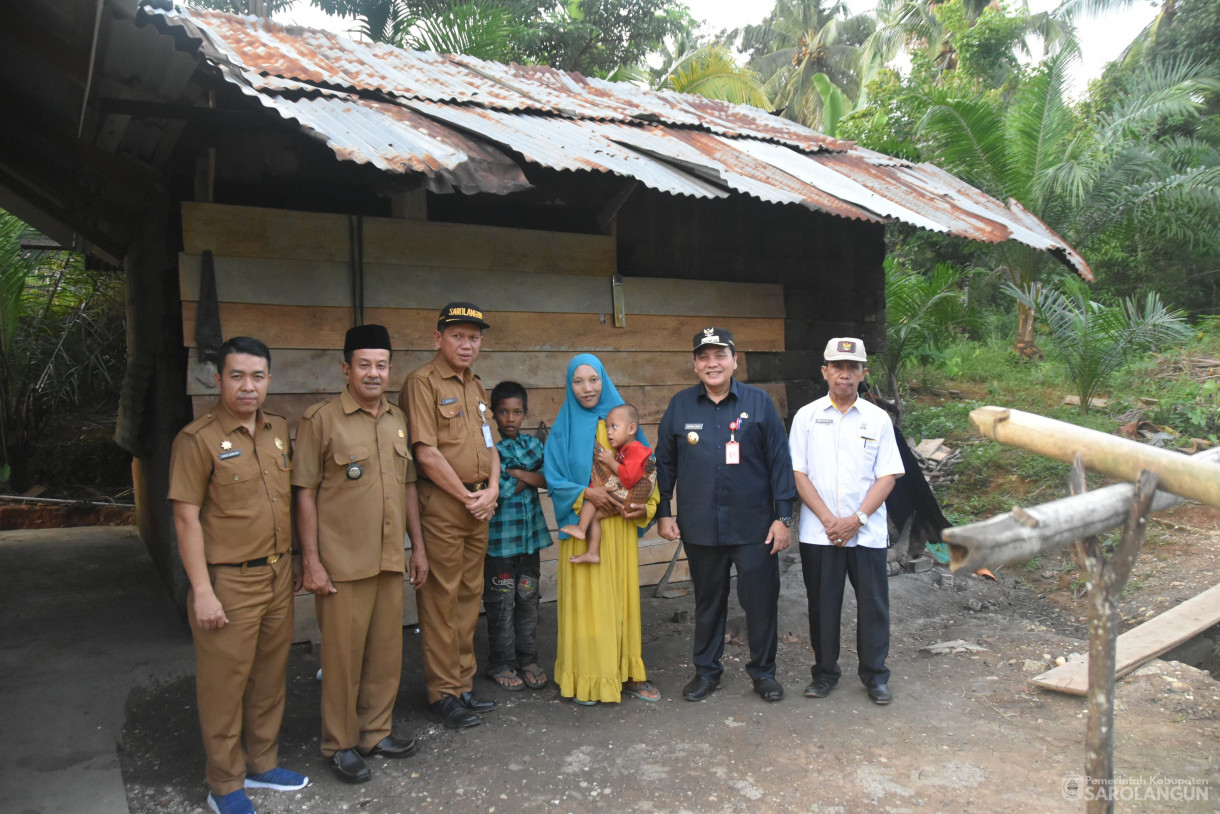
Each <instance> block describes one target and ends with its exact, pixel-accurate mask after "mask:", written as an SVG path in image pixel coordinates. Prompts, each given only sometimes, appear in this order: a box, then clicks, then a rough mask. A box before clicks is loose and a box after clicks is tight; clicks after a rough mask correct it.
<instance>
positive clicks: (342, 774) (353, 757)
mask: <svg viewBox="0 0 1220 814" xmlns="http://www.w3.org/2000/svg"><path fill="white" fill-rule="evenodd" d="M330 768H331V769H332V770H333V771H334V773H335V777H337V778H339V779H340V780H342V781H343V782H344V783H367V782H368V781H369V778H371V777H372V776H373V773H372V772H370V771H369V767H368V766H365V765H364V760H362V759H361V757H360V754H359V753H358V752H357V751H356V750H355V749H340V750H339V751H338V752H335V753H334V754H333V755H331V756H330Z"/></svg>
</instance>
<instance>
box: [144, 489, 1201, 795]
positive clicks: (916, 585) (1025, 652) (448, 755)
mask: <svg viewBox="0 0 1220 814" xmlns="http://www.w3.org/2000/svg"><path fill="white" fill-rule="evenodd" d="M1156 523H1157V525H1156V527H1155V529H1154V533H1153V534H1151V535H1150V540H1149V546H1148V548H1147V550H1146V551H1145V552H1144V553H1143V554H1141V557H1140V560H1139V564H1138V566H1137V568H1136V572H1135V575H1134V576H1133V580H1134V581H1133V583H1132V584H1133V586H1134V587H1133V588H1132V590H1131V591H1130V592H1129V594H1128V595H1127V596H1126V597H1125V599H1124V602H1123V617H1124V620H1127V621H1126V624H1125V625H1124V629H1125V628H1126V627H1128V626H1130V625H1131V624H1134V623H1135V622H1137V621H1138V620H1141V619H1143V618H1145V617H1146V616H1148V615H1150V614H1151V615H1155V614H1156V613H1159V612H1160V611H1162V610H1164V609H1165V608H1166V607H1168V606H1170V605H1171V604H1174V603H1176V602H1179V601H1181V600H1182V599H1186V598H1189V597H1191V596H1194V595H1195V594H1197V593H1199V592H1200V591H1201V590H1203V589H1204V588H1206V587H1210V586H1211V585H1214V584H1216V583H1217V582H1220V513H1217V512H1214V511H1212V510H1207V509H1201V508H1199V507H1182V508H1179V509H1178V510H1176V511H1174V512H1170V513H1166V514H1164V515H1161V516H1160V517H1159V518H1158V520H1157V521H1156ZM783 556H784V560H783V568H784V577H783V594H782V597H781V605H780V608H781V610H780V613H781V623H780V632H781V637H782V640H781V643H780V649H779V660H778V662H779V675H778V678H779V679H780V681H781V682H782V683H783V684H784V686H785V688H786V689H787V693H788V695H787V697H786V698H785V699H784V700H783V701H782V702H781V703H777V704H765V703H763V702H762V701H761V700H759V699H758V698H757V697H756V696H754V695H753V694H752V692H751V686H750V681H749V678H748V677H747V676H746V674H745V670H744V664H745V662H746V661H747V660H748V651H747V649H746V647H745V645H744V642H743V641H741V639H742V638H743V637H744V619H743V618H742V617H741V615H740V612H739V610H737V609H736V607H734V609H733V611H732V612H731V615H730V636H731V638H730V642H729V644H728V645H727V647H726V657H727V658H726V664H727V671H726V673H725V676H724V682H723V683H724V689H723V690H722V691H721V692H719V693H716V694H715V695H713V696H711V698H710V699H709V700H707V701H705V702H702V703H689V702H687V701H684V700H683V699H682V697H681V688H682V686H683V684H685V682H686V681H687V680H688V679H689V678H690V676H691V675H692V672H693V671H692V668H691V666H690V634H691V622H690V621H689V619H690V616H691V609H692V608H693V600H692V598H691V597H689V596H686V597H683V598H679V599H657V598H654V597H653V596H652V589H650V588H649V589H644V597H645V598H644V603H643V614H644V619H645V625H644V657H645V662H646V663H647V665H648V669H649V677H650V678H651V679H652V680H653V681H655V682H656V683H657V685H658V686H659V687H660V688H661V690H662V692H663V694H664V698H663V700H662V701H661V702H659V703H654V704H649V703H645V702H641V701H637V700H631V699H627V700H625V701H624V702H623V703H622V704H617V705H614V704H602V705H600V706H597V707H592V708H586V707H580V706H577V705H575V704H572V703H570V702H565V701H563V700H561V699H559V697H558V692H557V689H556V688H555V686H554V685H553V684H552V685H550V686H549V687H548V688H547V689H545V690H542V691H529V690H526V691H524V692H518V693H510V692H506V691H503V690H500V689H498V688H495V687H494V686H493V685H492V684H490V683H489V682H487V681H485V680H483V679H477V680H476V690H477V691H478V692H479V693H480V694H481V695H484V696H486V697H490V698H494V699H496V700H497V701H499V703H500V707H499V709H498V710H496V711H495V712H493V713H491V714H489V715H487V716H485V717H484V723H483V725H481V726H478V727H475V728H473V729H469V730H466V731H462V732H450V731H447V730H444V729H443V728H441V727H440V726H438V725H436V724H432V723H430V722H429V721H428V719H427V717H426V714H425V698H424V691H423V676H422V672H421V669H420V645H419V637H418V635H417V634H416V633H415V632H414V631H413V630H411V629H408V630H405V631H404V636H405V642H406V648H405V665H404V674H403V683H402V690H401V694H400V696H399V701H398V706H397V708H396V710H395V718H396V728H397V730H398V731H399V732H400V733H402V734H410V735H414V736H417V737H419V738H420V739H421V742H422V748H421V750H420V752H419V753H418V754H417V755H416V756H414V757H412V758H410V759H408V760H405V761H384V760H380V759H378V760H375V761H372V767H373V770H374V776H373V780H372V781H371V782H369V783H367V784H365V785H362V786H355V787H353V786H347V785H344V784H342V783H340V782H338V781H337V780H336V779H334V778H333V777H332V776H331V774H330V773H329V772H328V771H327V770H326V768H325V766H324V765H323V763H322V760H321V758H320V756H319V754H318V733H319V729H320V721H319V711H318V687H319V685H318V683H317V682H316V681H315V680H314V674H315V672H316V670H317V667H318V660H317V657H316V655H315V654H313V653H311V652H309V650H308V648H306V647H300V648H296V649H294V651H293V653H292V657H291V660H290V663H289V687H288V692H289V697H288V709H287V715H286V720H285V722H284V728H283V733H282V748H281V763H282V764H283V765H286V766H289V767H292V768H295V769H298V770H300V771H304V772H306V773H307V774H309V775H310V777H311V778H312V782H311V784H310V785H309V786H308V787H307V788H305V789H304V790H302V791H300V792H293V793H287V794H277V793H275V792H267V791H254V792H251V798H252V799H253V801H254V803H255V806H256V807H257V808H258V810H259V811H260V812H262V814H281V813H283V812H319V813H323V812H325V813H326V814H329V812H367V813H368V814H390V813H392V812H409V811H410V812H415V811H423V812H456V814H508V813H509V812H526V811H529V812H596V811H604V812H623V811H632V812H674V814H679V813H682V812H693V813H701V812H725V813H726V814H729V813H735V812H781V811H782V812H789V811H799V812H816V813H817V814H830V813H831V812H841V813H842V814H850V813H851V812H858V811H888V812H907V811H912V812H914V811H920V812H923V811H927V812H1000V811H1003V812H1048V811H1049V812H1055V811H1083V810H1084V804H1083V803H1081V802H1078V801H1071V800H1069V799H1068V797H1069V796H1070V788H1069V787H1070V784H1071V783H1072V782H1073V780H1074V779H1075V778H1077V777H1078V776H1079V774H1080V773H1081V771H1082V767H1083V763H1084V738H1085V700H1084V699H1083V698H1079V697H1075V696H1068V695H1061V694H1058V693H1051V692H1047V691H1043V690H1040V689H1036V688H1034V687H1032V686H1031V685H1030V684H1029V683H1028V679H1029V678H1030V677H1031V676H1033V675H1036V674H1037V673H1039V672H1041V671H1043V670H1045V669H1047V668H1048V667H1049V666H1051V663H1052V662H1053V660H1054V659H1055V658H1056V657H1058V656H1068V655H1070V654H1072V653H1075V652H1083V651H1085V650H1086V649H1087V644H1086V642H1085V641H1084V637H1085V628H1084V622H1083V616H1084V613H1085V605H1084V597H1083V591H1081V590H1079V586H1077V585H1074V584H1073V576H1072V575H1071V574H1070V572H1069V571H1068V570H1067V569H1066V566H1065V565H1064V564H1063V563H1060V562H1057V561H1053V559H1052V560H1051V561H1045V562H1040V563H1037V564H1034V566H1033V567H1032V568H1030V567H1009V568H1006V569H1002V570H1000V571H999V573H998V577H999V580H998V581H997V582H991V581H988V580H984V579H982V578H979V577H974V576H970V577H965V578H963V577H961V576H959V577H957V578H956V579H955V580H954V585H953V586H951V587H948V588H941V587H938V584H937V582H938V580H937V575H938V573H944V572H945V571H944V569H943V568H938V569H934V570H933V571H932V572H928V573H922V574H907V573H904V574H901V575H898V576H895V577H893V578H891V580H890V592H891V606H892V617H893V637H892V646H891V654H890V660H889V664H890V667H891V670H892V671H893V676H892V679H891V682H890V687H891V689H892V691H893V693H894V701H893V703H892V704H890V705H889V706H888V707H878V706H875V705H873V704H871V703H870V702H869V701H868V698H867V696H866V695H865V691H864V689H863V687H862V686H861V685H860V684H859V683H858V681H856V680H855V678H854V673H855V663H854V648H853V647H852V643H853V634H852V631H854V629H855V609H854V603H853V602H852V601H851V600H850V598H849V600H848V602H847V607H846V609H845V621H844V624H845V635H844V654H843V658H842V661H841V666H842V667H843V672H844V678H843V680H842V681H841V682H840V684H839V686H838V688H836V690H835V691H834V692H833V693H832V694H831V695H830V696H829V697H827V698H824V699H807V698H804V697H802V694H801V691H802V690H803V688H804V686H805V684H806V683H808V681H809V664H810V653H809V650H808V634H807V630H806V625H807V615H806V613H805V604H804V601H805V600H804V588H803V585H802V584H801V576H800V565H799V563H798V562H797V558H796V555H795V552H786V553H785V555H783ZM849 594H850V592H849ZM542 633H543V647H544V653H545V654H549V656H550V657H551V658H553V655H554V638H555V606H554V605H553V604H551V605H546V606H544V610H543V614H542ZM1208 635H1209V636H1210V637H1211V638H1210V639H1207V640H1202V641H1200V640H1196V641H1195V642H1193V643H1191V644H1190V645H1189V646H1188V647H1186V648H1184V649H1183V650H1182V651H1181V652H1188V653H1189V654H1190V655H1189V656H1188V657H1189V658H1190V659H1192V660H1194V661H1195V662H1196V663H1206V662H1208V660H1209V659H1210V660H1211V661H1213V662H1214V660H1215V650H1216V644H1215V637H1216V636H1217V635H1218V634H1217V630H1216V629H1214V628H1213V629H1212V630H1211V631H1209V633H1208ZM478 636H479V638H478V640H477V641H476V648H477V652H480V653H482V652H485V645H486V643H485V637H484V633H483V631H482V630H481V629H480V631H479V634H478ZM956 640H961V641H963V642H965V643H967V644H969V645H971V646H973V647H977V648H979V649H977V650H969V649H965V648H959V650H960V652H956V653H953V652H951V653H948V654H944V655H932V654H930V653H929V652H927V651H926V650H924V648H925V647H928V646H930V645H934V644H937V643H942V642H949V641H956ZM1184 657H1186V656H1184ZM1116 733H1117V749H1116V766H1117V772H1118V775H1119V777H1120V778H1121V779H1122V780H1123V781H1124V783H1125V785H1124V786H1123V787H1121V788H1120V794H1127V795H1129V796H1127V797H1126V798H1124V797H1121V796H1120V797H1119V799H1120V802H1119V803H1118V810H1119V811H1139V812H1146V811H1147V812H1157V811H1174V812H1180V811H1189V812H1217V811H1220V684H1218V683H1217V682H1216V680H1215V679H1214V678H1213V677H1212V676H1211V675H1210V674H1209V673H1207V672H1206V671H1204V670H1199V669H1196V668H1194V667H1191V666H1189V665H1187V664H1183V663H1180V662H1176V661H1172V662H1167V661H1161V660H1157V661H1153V662H1151V663H1150V664H1149V665H1147V666H1145V667H1144V668H1142V669H1141V670H1139V671H1137V672H1136V673H1135V674H1133V675H1131V676H1130V677H1128V678H1126V679H1125V680H1123V681H1122V682H1121V683H1120V685H1119V690H1118V709H1117V715H1116ZM121 751H122V754H121V762H122V767H123V776H124V782H125V784H126V788H127V793H128V801H129V804H130V808H131V811H132V812H133V814H147V813H149V812H175V813H179V812H204V811H206V810H207V809H206V806H205V805H204V796H205V794H206V787H205V785H204V783H203V778H202V775H203V754H202V747H201V745H200V742H199V735H198V724H197V720H196V718H195V706H194V697H193V680H192V679H190V678H187V679H183V680H179V681H176V682H173V683H167V684H162V685H157V686H151V687H143V688H140V689H137V690H135V691H134V692H133V693H132V694H131V696H130V698H129V700H128V704H127V711H126V724H125V727H124V734H123V740H122V744H121ZM1171 786H1176V787H1177V788H1178V791H1176V792H1170V791H1169V790H1168V789H1169V788H1170V787H1171ZM1065 789H1068V790H1067V791H1065ZM1174 795H1176V796H1174ZM1158 796H1159V797H1160V799H1159V800H1158V799H1157V797H1158Z"/></svg>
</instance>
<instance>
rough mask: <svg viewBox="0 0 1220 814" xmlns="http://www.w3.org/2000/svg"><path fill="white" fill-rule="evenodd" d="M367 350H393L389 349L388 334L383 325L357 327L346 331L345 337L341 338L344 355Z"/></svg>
mask: <svg viewBox="0 0 1220 814" xmlns="http://www.w3.org/2000/svg"><path fill="white" fill-rule="evenodd" d="M368 348H376V349H378V350H381V349H384V350H388V351H393V350H394V349H393V348H391V347H390V332H389V331H387V330H386V328H385V326H384V325H357V326H356V327H355V328H349V329H348V331H347V336H345V337H344V338H343V352H344V353H345V354H347V353H351V352H352V351H354V350H365V349H368Z"/></svg>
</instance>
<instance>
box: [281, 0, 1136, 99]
mask: <svg viewBox="0 0 1220 814" xmlns="http://www.w3.org/2000/svg"><path fill="white" fill-rule="evenodd" d="M1028 2H1029V9H1030V11H1032V12H1035V13H1037V12H1042V11H1050V10H1051V9H1053V8H1054V7H1055V6H1057V5H1058V4H1059V0H1028ZM685 3H686V6H687V7H688V8H689V9H690V11H691V16H693V17H694V18H695V19H697V20H703V21H704V22H705V27H704V28H703V29H701V33H707V34H715V33H717V32H719V31H720V30H722V29H725V28H738V27H741V26H744V25H750V24H753V23H757V22H759V21H760V20H762V18H763V17H765V16H766V15H767V13H768V12H770V10H771V9H772V7H773V6H774V3H773V1H772V0H685ZM848 5H849V6H851V7H852V8H853V9H854V10H856V11H871V10H872V9H873V8H874V7H875V5H876V4H875V2H871V1H870V0H848ZM1158 7H1159V4H1153V3H1151V2H1150V0H1135V2H1134V3H1133V6H1132V8H1129V9H1127V10H1125V11H1115V12H1110V13H1108V14H1105V15H1101V16H1098V17H1092V18H1087V19H1086V20H1084V21H1083V23H1080V24H1078V25H1079V31H1078V35H1079V39H1080V45H1081V52H1082V55H1081V60H1080V62H1079V63H1078V64H1077V65H1076V66H1075V70H1074V71H1073V72H1072V73H1071V81H1070V83H1069V88H1070V89H1069V93H1070V94H1071V95H1072V96H1080V95H1081V94H1082V93H1083V92H1084V89H1085V88H1086V86H1087V85H1088V82H1089V80H1090V79H1094V78H1096V77H1098V76H1100V75H1101V71H1102V69H1103V68H1104V67H1105V65H1106V63H1107V62H1110V61H1111V60H1113V59H1115V58H1116V57H1117V56H1118V55H1119V54H1120V53H1122V51H1123V49H1124V48H1126V47H1127V45H1129V44H1130V42H1131V40H1133V39H1135V36H1136V35H1137V34H1139V32H1140V31H1142V30H1143V28H1144V27H1145V26H1146V25H1148V23H1150V22H1152V20H1153V19H1154V18H1155V17H1156V14H1157V11H1158ZM277 19H279V20H282V21H284V22H293V23H297V24H300V25H305V26H311V27H314V28H328V29H331V30H333V31H340V32H342V31H344V30H345V29H347V28H350V27H351V25H352V24H351V23H350V21H344V20H336V19H335V18H333V17H327V16H326V15H325V14H323V13H322V12H320V11H318V10H316V9H314V8H311V7H310V6H309V3H308V0H298V2H297V4H296V6H295V7H294V8H292V9H291V10H289V11H287V12H284V13H282V14H279V15H277Z"/></svg>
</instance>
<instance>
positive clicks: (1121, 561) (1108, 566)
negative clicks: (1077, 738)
mask: <svg viewBox="0 0 1220 814" xmlns="http://www.w3.org/2000/svg"><path fill="white" fill-rule="evenodd" d="M1156 483H1157V478H1156V475H1153V474H1152V473H1150V472H1147V471H1145V472H1142V473H1140V477H1139V483H1138V484H1137V485H1136V489H1135V496H1134V497H1133V499H1132V501H1131V508H1130V510H1129V512H1128V514H1127V524H1126V527H1125V528H1124V529H1123V537H1122V541H1121V542H1120V543H1119V544H1118V548H1117V549H1115V552H1114V556H1113V557H1112V558H1111V559H1110V561H1109V562H1107V561H1106V558H1105V555H1104V553H1103V552H1102V549H1101V544H1100V543H1099V542H1098V540H1097V537H1096V536H1093V537H1088V538H1086V539H1083V540H1080V541H1078V542H1077V543H1076V544H1075V545H1074V546H1073V547H1072V548H1073V551H1072V553H1073V556H1074V557H1075V558H1076V562H1077V564H1078V565H1080V567H1081V570H1083V571H1084V572H1085V577H1086V581H1087V584H1088V589H1089V692H1088V702H1089V718H1088V726H1087V729H1086V734H1085V778H1086V780H1087V783H1088V788H1089V790H1090V793H1089V795H1088V811H1089V814H1112V812H1113V811H1114V794H1113V792H1114V685H1115V679H1114V670H1115V653H1116V649H1117V641H1118V599H1119V597H1120V596H1122V591H1123V587H1124V586H1125V585H1126V584H1127V579H1128V578H1129V577H1130V576H1131V569H1132V568H1133V567H1134V565H1135V559H1136V557H1137V556H1138V555H1139V551H1140V548H1142V547H1143V545H1144V534H1145V532H1146V531H1147V528H1148V516H1149V515H1150V514H1151V511H1152V498H1153V495H1155V494H1156ZM1071 487H1072V493H1073V494H1076V495H1080V494H1083V493H1084V490H1085V488H1086V485H1085V471H1084V463H1083V462H1082V460H1081V458H1080V456H1077V457H1076V463H1075V464H1074V465H1073V466H1072V474H1071Z"/></svg>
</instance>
